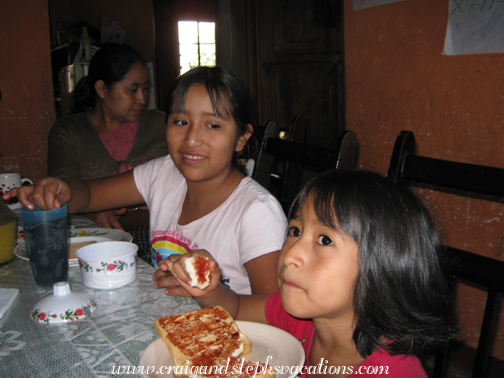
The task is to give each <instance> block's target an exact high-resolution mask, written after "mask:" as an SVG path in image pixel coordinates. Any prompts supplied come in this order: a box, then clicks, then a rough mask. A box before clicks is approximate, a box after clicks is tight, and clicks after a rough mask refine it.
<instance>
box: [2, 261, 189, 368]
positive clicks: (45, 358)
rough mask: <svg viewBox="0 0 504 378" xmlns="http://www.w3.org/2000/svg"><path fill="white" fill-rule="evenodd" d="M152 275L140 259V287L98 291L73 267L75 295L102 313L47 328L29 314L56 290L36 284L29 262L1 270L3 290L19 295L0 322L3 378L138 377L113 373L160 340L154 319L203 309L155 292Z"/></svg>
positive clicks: (136, 361) (137, 284)
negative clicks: (85, 298)
mask: <svg viewBox="0 0 504 378" xmlns="http://www.w3.org/2000/svg"><path fill="white" fill-rule="evenodd" d="M153 273H154V268H153V267H152V266H150V265H149V264H147V263H146V262H144V261H143V260H141V259H138V270H137V279H136V281H135V282H133V283H131V284H129V285H126V286H124V287H122V288H119V289H115V290H110V291H108V290H93V289H88V288H87V287H85V286H84V285H83V284H82V278H81V273H80V270H79V267H70V269H69V279H68V281H69V282H70V288H71V290H72V291H73V292H80V293H85V294H88V295H89V296H90V297H91V298H93V300H94V301H95V303H96V304H97V309H96V310H95V311H94V312H93V314H92V315H91V317H90V318H88V319H87V320H82V321H78V322H72V323H63V324H54V325H42V324H39V323H36V322H34V321H33V320H32V319H31V318H30V311H31V310H32V308H33V306H34V305H35V304H36V303H37V302H38V301H39V300H40V299H41V298H42V297H44V296H45V295H48V294H50V293H51V292H52V288H44V287H39V286H37V285H36V284H35V282H34V280H33V276H32V273H31V269H30V265H29V262H28V261H25V260H20V259H18V258H15V259H14V260H12V261H10V262H8V263H6V264H4V265H0V287H1V288H18V289H19V294H18V296H17V298H16V299H15V301H14V303H13V305H12V306H11V308H10V309H9V310H7V312H6V313H5V315H4V316H3V318H1V319H0V377H37V378H45V377H79V378H85V377H121V376H125V377H138V375H133V374H129V375H120V374H113V368H114V367H115V371H116V372H117V368H118V367H119V366H132V367H134V366H138V364H139V361H140V356H141V355H142V352H143V351H144V350H145V349H146V348H147V347H148V346H149V344H150V343H152V342H153V341H154V340H156V339H157V338H158V335H157V333H156V331H155V329H154V319H156V318H158V317H160V316H165V315H172V314H177V313H182V312H186V311H192V310H195V309H198V308H199V307H198V306H197V304H196V302H195V301H194V299H192V298H184V297H168V296H166V295H165V294H164V293H163V291H162V290H158V289H155V288H154V287H153V286H152V283H153V282H152V278H151V276H152V274H153ZM123 371H124V370H123Z"/></svg>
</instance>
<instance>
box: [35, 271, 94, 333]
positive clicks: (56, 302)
mask: <svg viewBox="0 0 504 378" xmlns="http://www.w3.org/2000/svg"><path fill="white" fill-rule="evenodd" d="M95 309H96V304H95V303H94V302H93V300H92V299H90V298H89V297H88V296H86V295H84V294H78V293H73V292H72V291H71V290H70V284H69V283H68V282H66V281H60V282H56V283H55V284H54V285H53V293H52V294H49V295H48V296H46V297H44V298H42V299H41V300H40V301H38V302H37V304H36V305H35V307H33V309H32V311H31V313H30V316H31V318H32V319H33V320H34V321H36V322H38V323H42V324H55V323H68V322H75V321H77V320H82V319H84V318H86V316H88V315H90V314H91V313H92V312H93V311H94V310H95Z"/></svg>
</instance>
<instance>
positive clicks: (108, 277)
mask: <svg viewBox="0 0 504 378" xmlns="http://www.w3.org/2000/svg"><path fill="white" fill-rule="evenodd" d="M137 253H138V246H137V245H136V244H134V243H128V242H123V241H110V242H103V243H96V244H91V245H87V246H85V247H82V248H80V249H78V250H77V252H75V255H76V256H77V258H78V259H79V267H80V270H81V273H82V282H83V283H84V285H86V286H87V287H89V288H91V289H102V290H106V289H108V290H110V289H117V288H119V287H122V286H124V285H127V284H129V283H131V282H133V281H134V280H135V279H136V270H137Z"/></svg>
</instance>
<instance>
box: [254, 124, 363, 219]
mask: <svg viewBox="0 0 504 378" xmlns="http://www.w3.org/2000/svg"><path fill="white" fill-rule="evenodd" d="M357 150H358V142H357V137H356V135H355V133H354V132H352V131H348V130H346V131H344V132H342V133H341V134H340V136H339V137H338V140H337V143H336V145H335V146H334V148H331V149H328V148H321V147H315V146H310V145H307V144H305V143H300V142H294V141H291V140H286V139H280V138H274V137H273V138H268V139H266V140H265V141H264V144H263V146H262V148H261V153H260V156H261V154H263V153H264V154H265V155H266V156H268V157H273V158H274V161H273V163H271V161H267V163H263V162H262V161H261V160H260V159H259V161H258V164H257V166H256V168H257V169H256V171H255V174H254V176H253V177H254V179H256V181H258V182H259V183H260V184H261V185H263V186H264V187H265V188H267V189H269V190H271V191H272V193H273V194H274V195H275V196H276V197H277V199H278V200H279V201H280V203H281V204H282V206H283V208H284V210H285V211H286V212H287V211H288V207H289V206H290V204H291V202H292V200H293V199H294V197H295V195H296V193H297V192H298V190H299V189H300V187H301V186H302V185H304V184H305V183H306V181H308V179H309V178H311V177H313V176H315V175H316V174H318V173H320V172H323V171H325V170H328V169H332V168H347V169H353V168H355V166H356V163H357ZM279 162H280V163H281V166H282V168H281V172H280V173H278V172H275V169H276V168H278V164H277V163H279ZM302 170H306V171H307V172H308V173H309V174H308V175H307V176H306V177H304V176H302ZM272 181H275V182H276V183H277V187H276V188H275V190H272Z"/></svg>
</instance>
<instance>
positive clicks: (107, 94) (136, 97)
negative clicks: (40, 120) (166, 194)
mask: <svg viewBox="0 0 504 378" xmlns="http://www.w3.org/2000/svg"><path fill="white" fill-rule="evenodd" d="M148 86H149V82H148V75H147V68H146V64H145V61H144V59H143V58H142V57H141V56H140V55H139V54H138V52H136V51H135V50H133V49H132V48H131V47H129V46H127V45H119V44H107V45H104V46H103V47H102V48H101V49H100V50H98V51H97V52H96V53H95V55H94V56H93V58H92V60H91V62H90V65H89V74H88V76H86V77H84V78H83V79H81V80H80V81H79V83H78V85H77V87H76V88H75V91H74V107H73V111H72V113H73V114H72V115H69V116H66V117H62V118H60V119H59V120H57V121H56V123H55V124H54V125H53V127H52V129H51V132H50V134H49V141H48V144H49V153H48V174H49V175H50V176H54V177H57V178H60V179H78V180H89V179H96V178H101V177H107V176H111V175H115V174H117V173H120V172H124V171H128V170H130V169H132V168H133V167H135V166H137V165H139V164H142V163H145V162H147V161H149V160H151V159H153V158H156V157H159V156H163V155H166V154H167V152H168V149H167V145H166V138H165V130H166V122H165V114H164V113H162V112H160V111H157V110H144V109H143V107H144V105H145V102H146V96H147V89H148ZM124 211H125V210H124V209H123V210H121V211H117V210H115V211H114V210H109V211H103V212H97V213H92V214H90V217H91V219H93V220H94V221H95V222H96V223H98V225H100V226H101V227H112V228H119V229H123V228H128V227H132V226H136V225H139V224H146V225H147V224H148V218H149V216H148V210H146V209H143V210H138V211H134V212H128V214H127V215H125V216H122V217H120V218H118V214H121V213H123V212H124Z"/></svg>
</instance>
